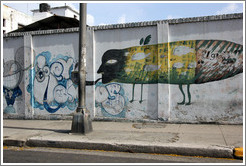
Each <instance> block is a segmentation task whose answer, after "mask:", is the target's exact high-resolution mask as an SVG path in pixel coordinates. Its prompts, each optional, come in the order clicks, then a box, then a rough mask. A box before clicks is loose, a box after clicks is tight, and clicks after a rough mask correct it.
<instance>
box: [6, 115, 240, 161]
mask: <svg viewBox="0 0 246 166" xmlns="http://www.w3.org/2000/svg"><path fill="white" fill-rule="evenodd" d="M71 125H72V121H71V120H6V119H5V120H4V121H3V143H4V145H5V146H35V147H57V148H76V149H94V150H107V151H123V152H133V153H134V152H136V153H161V154H177V155H186V156H204V157H218V158H234V157H235V156H234V155H235V148H237V147H243V125H214V124H164V123H131V122H102V121H100V122H99V121H93V122H92V126H93V132H91V133H89V134H87V135H78V134H69V132H70V130H71Z"/></svg>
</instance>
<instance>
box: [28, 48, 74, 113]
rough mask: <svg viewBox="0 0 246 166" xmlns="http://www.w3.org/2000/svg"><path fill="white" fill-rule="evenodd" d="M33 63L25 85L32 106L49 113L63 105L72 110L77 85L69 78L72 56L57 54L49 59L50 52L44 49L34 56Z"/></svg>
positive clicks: (72, 62) (72, 64)
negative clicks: (26, 85) (27, 82)
mask: <svg viewBox="0 0 246 166" xmlns="http://www.w3.org/2000/svg"><path fill="white" fill-rule="evenodd" d="M34 64H35V65H34V67H33V68H32V69H31V70H30V80H29V85H28V87H27V91H28V92H29V93H30V94H31V101H30V102H31V104H32V107H34V108H39V109H41V110H43V109H45V110H46V111H48V112H49V113H55V112H57V111H58V110H59V109H60V108H64V107H67V108H68V109H69V110H71V111H73V110H74V109H75V108H76V105H77V86H76V85H75V84H73V82H72V80H71V79H70V78H71V72H72V70H73V67H74V64H75V62H74V60H73V58H71V57H68V56H63V55H57V56H56V57H55V58H53V59H51V53H50V52H49V51H46V52H42V53H40V54H39V55H37V56H36V58H35V63H34Z"/></svg>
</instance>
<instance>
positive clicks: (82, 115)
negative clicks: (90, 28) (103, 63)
mask: <svg viewBox="0 0 246 166" xmlns="http://www.w3.org/2000/svg"><path fill="white" fill-rule="evenodd" d="M86 5H87V4H86V3H80V21H79V71H78V76H79V83H78V100H79V102H78V107H77V110H76V112H75V113H74V115H73V121H72V130H71V133H80V134H87V133H89V132H91V131H92V123H91V119H90V111H89V110H88V109H87V108H86V100H85V99H86V91H85V86H86V8H87V6H86Z"/></svg>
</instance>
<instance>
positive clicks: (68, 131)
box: [3, 126, 71, 133]
mask: <svg viewBox="0 0 246 166" xmlns="http://www.w3.org/2000/svg"><path fill="white" fill-rule="evenodd" d="M4 128H9V129H20V130H44V131H53V132H57V133H70V132H71V130H58V129H45V128H29V127H10V126H3V129H4Z"/></svg>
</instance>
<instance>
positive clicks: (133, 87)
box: [130, 83, 135, 103]
mask: <svg viewBox="0 0 246 166" xmlns="http://www.w3.org/2000/svg"><path fill="white" fill-rule="evenodd" d="M134 89H135V83H133V86H132V99H131V101H130V102H131V103H132V102H133V101H134Z"/></svg>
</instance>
